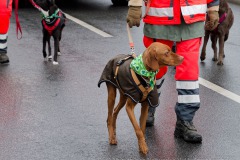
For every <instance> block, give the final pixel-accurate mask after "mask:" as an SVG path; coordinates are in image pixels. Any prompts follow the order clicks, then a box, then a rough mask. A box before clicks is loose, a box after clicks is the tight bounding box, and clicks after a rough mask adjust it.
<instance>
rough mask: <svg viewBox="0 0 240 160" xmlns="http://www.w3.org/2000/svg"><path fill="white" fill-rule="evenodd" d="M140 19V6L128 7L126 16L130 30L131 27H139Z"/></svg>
mask: <svg viewBox="0 0 240 160" xmlns="http://www.w3.org/2000/svg"><path fill="white" fill-rule="evenodd" d="M141 18H142V7H141V6H129V9H128V14H127V23H128V25H129V27H130V28H132V26H137V27H139V26H140V21H141Z"/></svg>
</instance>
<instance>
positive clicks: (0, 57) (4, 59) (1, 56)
mask: <svg viewBox="0 0 240 160" xmlns="http://www.w3.org/2000/svg"><path fill="white" fill-rule="evenodd" d="M0 63H1V64H4V63H9V58H8V56H7V54H6V53H1V54H0Z"/></svg>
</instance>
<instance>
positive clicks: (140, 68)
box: [130, 54, 158, 88]
mask: <svg viewBox="0 0 240 160" xmlns="http://www.w3.org/2000/svg"><path fill="white" fill-rule="evenodd" d="M130 68H132V69H133V70H134V71H135V72H136V73H137V74H139V75H141V76H144V77H148V78H150V87H151V88H154V80H155V76H156V74H157V73H158V71H156V72H152V71H148V70H147V69H146V67H145V66H144V64H143V60H142V54H140V55H139V56H138V57H136V58H134V59H133V60H132V62H131V64H130Z"/></svg>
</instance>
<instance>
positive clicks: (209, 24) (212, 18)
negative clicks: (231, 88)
mask: <svg viewBox="0 0 240 160" xmlns="http://www.w3.org/2000/svg"><path fill="white" fill-rule="evenodd" d="M207 16H208V17H207V21H206V24H205V30H208V31H212V30H214V29H215V28H217V26H218V24H219V14H218V11H208V13H207Z"/></svg>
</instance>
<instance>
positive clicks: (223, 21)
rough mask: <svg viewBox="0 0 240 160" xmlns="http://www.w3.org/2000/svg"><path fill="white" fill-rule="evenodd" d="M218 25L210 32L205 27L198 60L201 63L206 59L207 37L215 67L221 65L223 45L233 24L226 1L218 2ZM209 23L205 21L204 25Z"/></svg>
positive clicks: (231, 14) (230, 11)
mask: <svg viewBox="0 0 240 160" xmlns="http://www.w3.org/2000/svg"><path fill="white" fill-rule="evenodd" d="M218 13H219V24H218V26H217V28H216V29H214V30H212V31H210V30H208V29H206V27H205V37H204V43H203V47H202V52H201V56H200V59H201V61H203V60H205V59H206V46H207V43H208V39H209V37H210V38H211V41H212V49H213V51H214V56H213V58H212V60H213V61H217V65H223V58H225V54H224V43H225V41H227V39H228V36H229V31H230V29H231V27H232V25H233V22H234V15H233V12H232V9H231V8H230V7H229V5H228V3H227V1H226V0H220V5H219V12H218ZM208 21H209V19H207V21H206V23H207V22H208ZM217 41H219V55H218V56H217V51H218V50H217Z"/></svg>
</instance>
